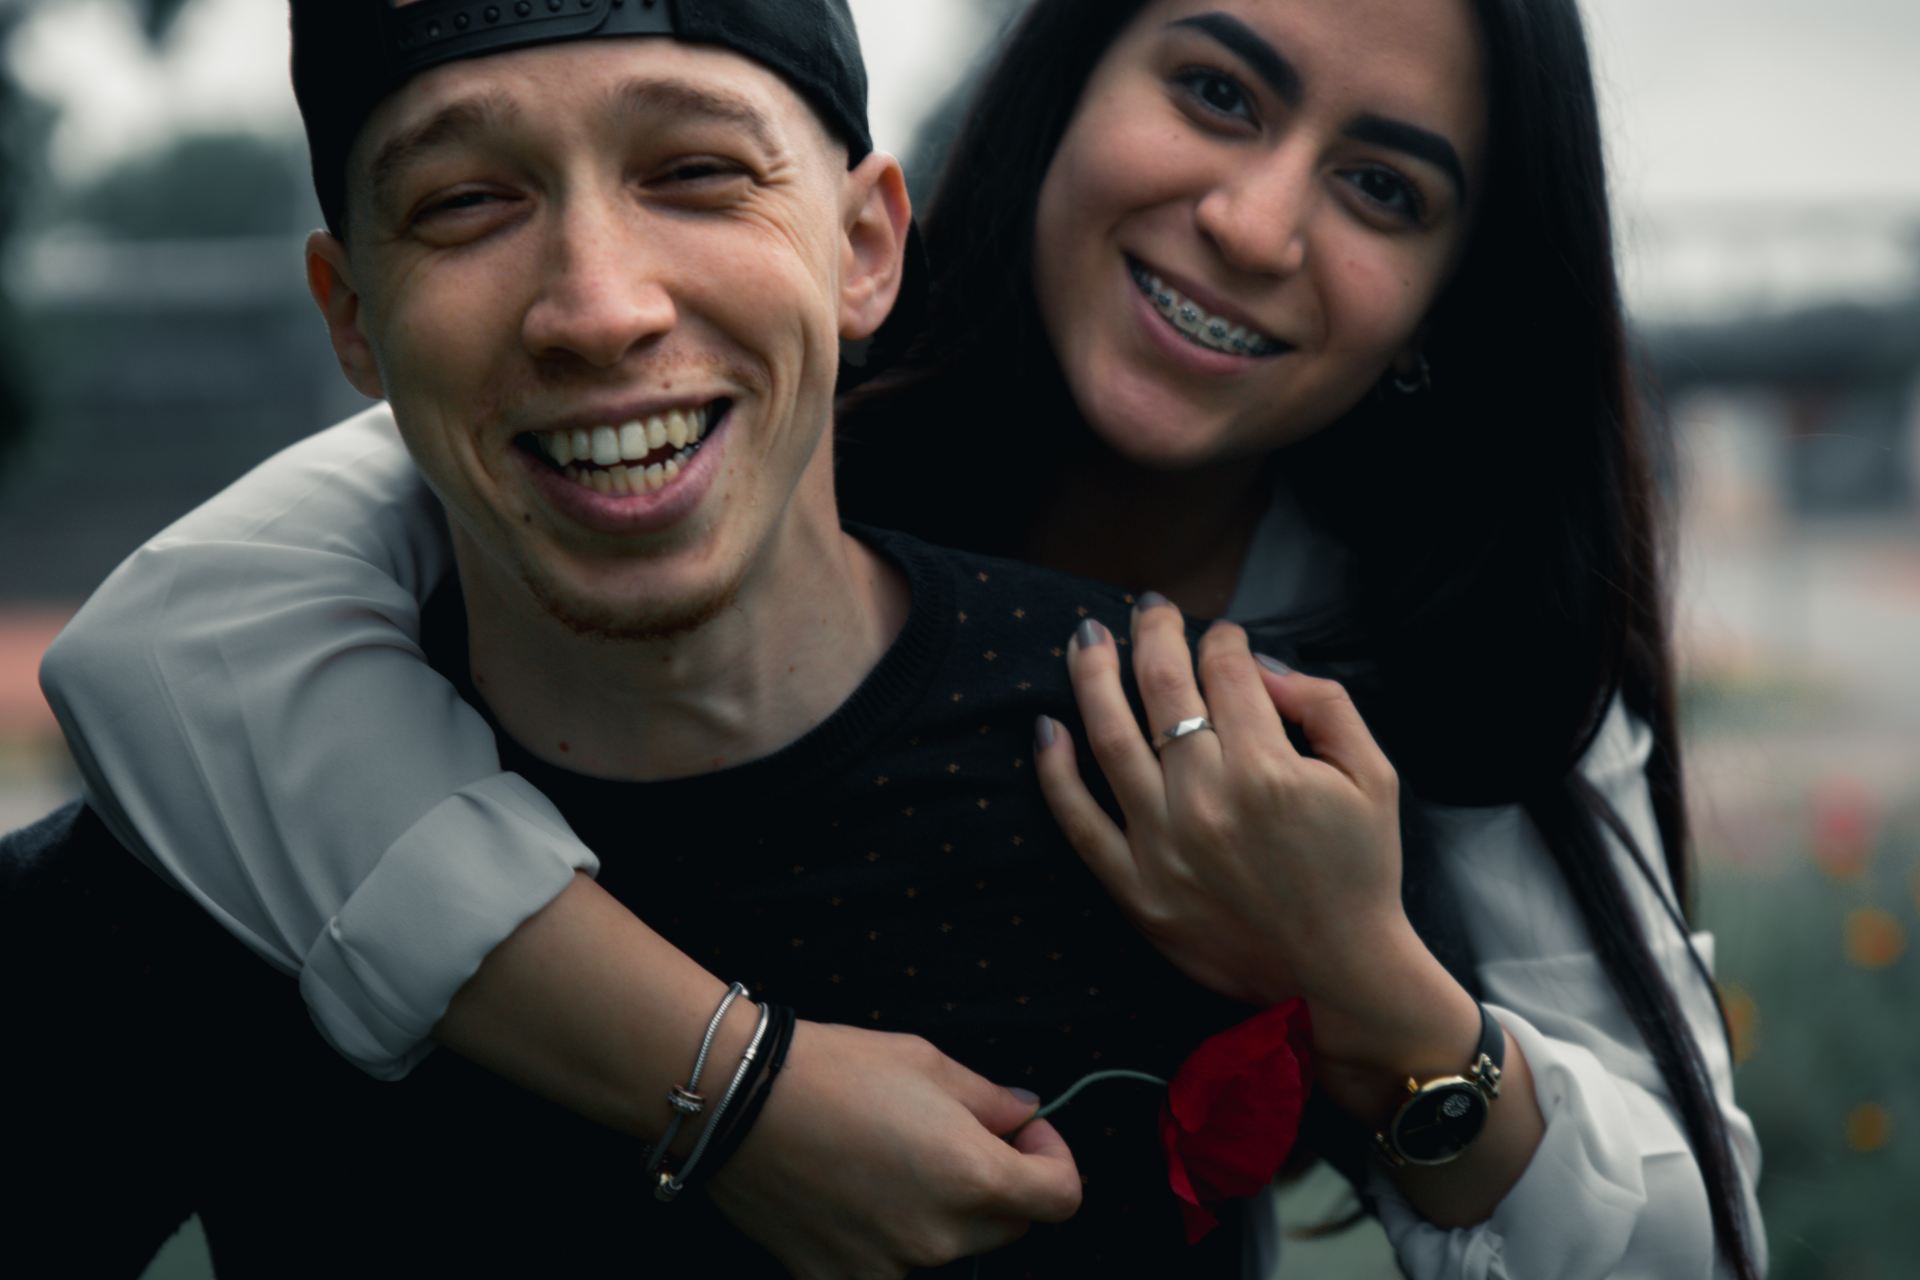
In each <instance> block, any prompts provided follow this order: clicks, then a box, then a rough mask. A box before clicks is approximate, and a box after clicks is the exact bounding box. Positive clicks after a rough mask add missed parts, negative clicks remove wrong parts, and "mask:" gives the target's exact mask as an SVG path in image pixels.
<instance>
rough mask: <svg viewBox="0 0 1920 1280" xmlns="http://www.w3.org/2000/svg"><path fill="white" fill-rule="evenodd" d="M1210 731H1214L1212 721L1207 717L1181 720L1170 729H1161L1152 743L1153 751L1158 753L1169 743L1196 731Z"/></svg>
mask: <svg viewBox="0 0 1920 1280" xmlns="http://www.w3.org/2000/svg"><path fill="white" fill-rule="evenodd" d="M1212 732H1214V728H1213V721H1211V720H1209V719H1207V718H1206V717H1205V716H1194V717H1193V718H1192V719H1191V720H1182V721H1181V722H1180V723H1179V724H1177V725H1175V726H1173V728H1171V729H1163V730H1161V732H1160V737H1159V739H1158V740H1157V741H1155V742H1154V744H1153V753H1154V754H1155V755H1159V754H1160V753H1161V752H1162V751H1165V750H1166V749H1167V746H1168V745H1169V744H1170V743H1175V742H1178V741H1180V739H1182V738H1188V737H1192V736H1193V735H1194V734H1196V733H1212Z"/></svg>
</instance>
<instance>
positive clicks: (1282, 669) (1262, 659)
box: [1253, 653, 1293, 676]
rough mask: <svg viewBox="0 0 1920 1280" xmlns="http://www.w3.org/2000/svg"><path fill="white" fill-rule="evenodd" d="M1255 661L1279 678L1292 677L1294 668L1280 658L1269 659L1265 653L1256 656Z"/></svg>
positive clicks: (1254, 656)
mask: <svg viewBox="0 0 1920 1280" xmlns="http://www.w3.org/2000/svg"><path fill="white" fill-rule="evenodd" d="M1253 660H1254V661H1255V662H1257V663H1259V664H1260V665H1261V666H1263V667H1265V668H1266V669H1267V670H1269V671H1271V672H1273V674H1275V675H1277V676H1290V675H1292V674H1293V668H1292V667H1290V666H1288V665H1287V664H1286V663H1284V662H1282V661H1280V659H1278V658H1269V657H1268V656H1267V655H1266V654H1264V653H1256V654H1254V655H1253Z"/></svg>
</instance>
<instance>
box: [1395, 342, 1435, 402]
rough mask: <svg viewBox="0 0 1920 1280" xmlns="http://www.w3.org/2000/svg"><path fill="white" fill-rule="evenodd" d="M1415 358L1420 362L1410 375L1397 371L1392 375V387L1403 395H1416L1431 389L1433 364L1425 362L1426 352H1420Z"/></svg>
mask: <svg viewBox="0 0 1920 1280" xmlns="http://www.w3.org/2000/svg"><path fill="white" fill-rule="evenodd" d="M1416 358H1417V359H1418V360H1419V361H1420V363H1419V366H1418V367H1417V368H1416V369H1415V370H1414V372H1413V376H1412V377H1408V376H1407V375H1406V374H1403V373H1400V372H1397V371H1396V372H1395V373H1394V375H1393V389H1394V390H1395V391H1398V392H1399V393H1400V394H1401V395H1403V396H1417V395H1420V394H1422V393H1424V392H1428V391H1431V390H1433V366H1432V365H1430V364H1428V363H1427V354H1426V352H1424V351H1423V352H1421V353H1420V355H1419V356H1418V357H1416Z"/></svg>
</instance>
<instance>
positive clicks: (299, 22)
mask: <svg viewBox="0 0 1920 1280" xmlns="http://www.w3.org/2000/svg"><path fill="white" fill-rule="evenodd" d="M291 5H292V14H293V92H294V97H296V98H297V99H298V100H299V102H300V116H301V118H302V120H303V121H305V123H306V128H307V146H308V149H309V151H310V152H311V153H312V158H313V186H314V191H315V192H316V193H317V194H318V195H319V197H320V208H321V210H322V212H324V213H325V214H326V217H327V222H328V224H329V225H330V226H332V227H333V228H334V230H336V231H338V230H339V229H340V216H341V214H342V212H343V211H344V210H345V208H346V181H347V152H348V151H349V150H350V149H351V148H352V146H353V140H354V138H355V137H356V136H357V135H358V134H359V132H360V127H361V126H362V125H364V124H365V123H366V121H367V117H368V116H369V115H371V114H372V113H373V109H374V108H375V107H376V106H378V105H379V104H380V103H381V101H382V100H383V99H385V98H386V97H387V95H388V94H390V93H392V92H393V91H394V90H396V89H398V88H399V87H400V86H401V85H402V84H404V83H406V82H407V81H408V80H409V79H411V78H412V77H414V76H416V75H418V74H420V73H421V72H422V71H426V70H428V69H430V68H432V67H437V66H440V65H441V64H443V63H447V62H454V61H457V60H459V59H462V58H477V57H482V56H484V55H486V54H490V53H504V52H506V51H508V50H511V49H524V48H529V47H531V46H534V45H542V44H553V43H556V42H558V41H562V40H584V39H591V38H595V37H602V36H647V35H657V36H671V37H672V38H674V39H676V40H682V41H685V42H687V43H690V44H711V45H718V46H720V47H722V48H726V49H731V50H733V51H734V52H735V53H738V54H740V55H741V56H742V57H746V58H751V59H752V60H753V61H755V62H758V63H760V64H761V65H763V66H765V67H768V68H769V69H771V70H773V71H775V72H777V73H779V74H780V75H781V76H783V77H785V78H786V80H787V82H788V83H789V84H791V85H792V86H793V87H794V88H795V89H796V90H797V91H798V92H799V93H800V96H801V97H803V98H805V99H806V100H807V101H808V103H810V104H811V105H812V107H813V109H814V110H815V111H816V112H818V113H819V115H820V118H821V119H822V120H823V121H824V122H825V123H826V124H827V126H828V128H830V129H831V130H832V131H833V132H834V133H835V134H837V135H838V136H839V137H840V139H841V140H842V141H843V142H845V143H846V144H847V147H848V150H849V152H850V153H851V158H850V163H852V164H858V163H859V162H860V161H861V160H863V159H865V158H866V156H867V155H868V153H869V152H871V151H872V150H873V139H872V136H871V135H870V134H869V133H868V130H867V71H866V64H865V63H864V62H863V61H862V60H861V56H860V38H859V36H858V35H857V34H856V32H855V30H854V25H853V13H852V11H851V10H849V9H848V7H847V0H417V2H416V3H412V4H395V3H394V0H291Z"/></svg>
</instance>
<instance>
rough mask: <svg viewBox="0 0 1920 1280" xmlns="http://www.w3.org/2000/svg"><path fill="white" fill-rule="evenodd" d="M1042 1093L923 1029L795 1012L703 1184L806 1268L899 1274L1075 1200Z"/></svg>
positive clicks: (1017, 1228)
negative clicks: (952, 1054)
mask: <svg viewBox="0 0 1920 1280" xmlns="http://www.w3.org/2000/svg"><path fill="white" fill-rule="evenodd" d="M1037 1106H1038V1101H1037V1100H1036V1099H1033V1098H1032V1097H1031V1095H1028V1096H1026V1097H1022V1096H1020V1095H1018V1094H1015V1093H1014V1092H1013V1091H1011V1090H1009V1089H1005V1088H1002V1087H1001V1086H999V1085H997V1084H994V1083H992V1082H991V1081H989V1080H987V1079H985V1078H984V1077H982V1076H979V1075H976V1074H975V1073H974V1072H972V1071H969V1070H968V1069H967V1068H965V1067H963V1066H961V1065H960V1064H959V1063H957V1062H955V1061H954V1060H953V1059H952V1058H949V1057H947V1056H946V1055H945V1054H943V1053H941V1052H940V1051H939V1050H938V1049H936V1048H935V1047H934V1046H933V1045H931V1044H929V1043H927V1042H926V1041H925V1040H922V1039H919V1038H917V1037H914V1036H904V1035H892V1034H888V1033H885V1032H878V1031H866V1030H862V1029H860V1028H857V1027H845V1026H835V1025H831V1024H825V1023H815V1022H802V1023H800V1024H799V1026H798V1027H797V1028H796V1029H795V1032H794V1039H793V1047H792V1048H791V1050H790V1051H789V1052H788V1055H787V1065H786V1068H785V1070H784V1071H783V1072H782V1073H781V1076H780V1081H779V1085H778V1087H777V1088H775V1089H774V1091H773V1093H772V1094H771V1095H770V1096H769V1098H768V1102H767V1109H766V1111H765V1112H764V1113H763V1114H762V1116H761V1117H760V1120H759V1122H758V1123H757V1124H756V1125H755V1126H754V1128H753V1131H752V1132H751V1133H750V1134H749V1135H748V1137H747V1140H746V1141H745V1142H744V1143H743V1144H741V1147H740V1150H739V1151H738V1152H736V1153H735V1155H734V1157H733V1159H731V1160H729V1161H728V1162H727V1164H726V1167H725V1168H723V1169H722V1170H721V1171H720V1172H719V1173H717V1174H716V1175H715V1176H714V1179H713V1181H712V1183H711V1184H709V1187H708V1194H709V1195H710V1196H711V1197H712V1198H713V1200H714V1202H715V1203H716V1204H717V1205H718V1206H719V1207H720V1210H721V1212H723V1213H725V1214H726V1215H727V1217H728V1218H729V1219H730V1220H731V1221H732V1222H733V1224H734V1225H735V1226H736V1227H738V1228H740V1230H741V1231H743V1232H745V1233H746V1234H747V1235H749V1236H751V1237H753V1238H754V1239H755V1240H757V1241H759V1242H760V1244H762V1245H763V1246H765V1247H766V1248H767V1249H768V1250H769V1251H770V1252H771V1253H772V1254H773V1255H774V1256H775V1257H777V1258H778V1259H779V1260H780V1261H781V1263H782V1264H783V1265H784V1266H785V1267H786V1268H787V1270H788V1271H790V1272H791V1273H792V1274H793V1275H795V1276H799V1277H802V1280H811V1278H813V1277H820V1278H821V1280H827V1278H828V1277H832V1278H834V1280H839V1278H840V1277H855V1278H857V1280H866V1278H867V1277H873V1278H875V1280H881V1278H885V1280H893V1278H894V1277H898V1276H902V1275H905V1274H906V1273H907V1272H908V1271H910V1270H915V1269H918V1268H922V1267H937V1266H941V1265H944V1264H945V1263H948V1262H951V1261H953V1260H954V1259H956V1258H964V1257H969V1256H972V1255H974V1254H980V1253H986V1252H989V1251H991V1250H993V1249H998V1248H1000V1247H1001V1246H1003V1245H1006V1244H1009V1243H1011V1242H1013V1241H1014V1240H1017V1239H1018V1238H1019V1237H1020V1236H1022V1235H1024V1234H1025V1233H1026V1231H1027V1228H1028V1226H1029V1225H1030V1224H1032V1223H1034V1222H1063V1221H1065V1220H1066V1219H1068V1218H1070V1217H1072V1216H1073V1214H1074V1212H1075V1210H1077V1209H1078V1208H1079V1207H1080V1176H1079V1171H1078V1170H1077V1168H1076V1167H1075V1165H1074V1162H1073V1155H1072V1153H1071V1152H1069V1151H1068V1150H1067V1144H1066V1143H1065V1142H1064V1141H1063V1140H1062V1139H1061V1137H1060V1134H1059V1133H1058V1132H1057V1131H1056V1130H1055V1129H1054V1127H1053V1126H1052V1125H1051V1124H1048V1123H1047V1122H1046V1121H1044V1120H1031V1122H1029V1121H1030V1118H1031V1117H1032V1115H1033V1113H1034V1111H1035V1109H1036V1108H1037ZM1023 1125H1024V1126H1025V1127H1022V1126H1023ZM1016 1131H1017V1132H1016ZM1009 1133H1011V1134H1013V1135H1014V1136H1013V1139H1012V1141H1011V1143H1009V1142H1008V1141H1007V1140H1006V1139H1005V1138H1002V1137H998V1136H996V1135H999V1134H1009Z"/></svg>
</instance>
